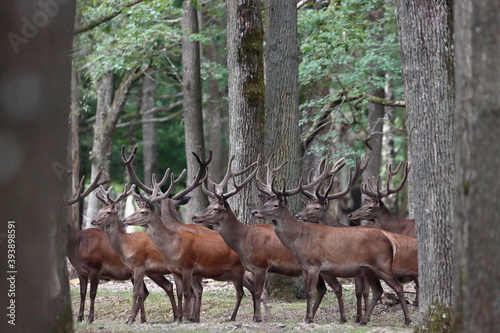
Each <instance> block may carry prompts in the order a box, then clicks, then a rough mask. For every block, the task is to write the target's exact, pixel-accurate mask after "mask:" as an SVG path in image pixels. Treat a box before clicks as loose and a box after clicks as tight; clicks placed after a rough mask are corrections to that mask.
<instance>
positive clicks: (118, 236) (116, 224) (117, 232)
mask: <svg viewBox="0 0 500 333" xmlns="http://www.w3.org/2000/svg"><path fill="white" fill-rule="evenodd" d="M105 230H106V235H107V236H108V239H109V243H110V244H111V246H112V247H113V249H114V250H115V251H116V252H117V253H119V254H123V253H124V247H125V244H126V242H127V240H128V236H129V235H128V234H127V233H126V232H125V230H123V227H122V225H121V223H120V219H119V218H118V216H116V217H115V218H114V219H113V222H112V223H111V224H110V225H108V226H106V227H105Z"/></svg>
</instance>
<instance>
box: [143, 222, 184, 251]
mask: <svg viewBox="0 0 500 333" xmlns="http://www.w3.org/2000/svg"><path fill="white" fill-rule="evenodd" d="M146 232H147V234H148V235H149V237H151V240H152V241H153V243H154V244H155V245H156V247H157V248H164V247H168V245H169V244H172V243H173V239H174V238H175V237H176V235H177V232H176V231H175V230H173V229H171V228H169V227H167V226H166V225H165V224H164V223H163V221H162V219H161V218H160V216H158V215H157V214H155V215H154V217H153V218H152V220H151V221H150V223H149V224H148V227H147V228H146Z"/></svg>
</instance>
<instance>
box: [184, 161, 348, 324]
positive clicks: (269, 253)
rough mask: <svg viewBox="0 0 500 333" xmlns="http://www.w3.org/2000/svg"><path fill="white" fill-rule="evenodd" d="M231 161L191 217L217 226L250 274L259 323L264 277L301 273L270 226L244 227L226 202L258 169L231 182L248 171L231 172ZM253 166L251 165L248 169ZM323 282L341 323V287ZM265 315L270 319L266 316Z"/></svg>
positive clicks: (334, 281)
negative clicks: (336, 305) (203, 205)
mask: <svg viewBox="0 0 500 333" xmlns="http://www.w3.org/2000/svg"><path fill="white" fill-rule="evenodd" d="M233 159H234V156H233V157H232V158H231V159H230V160H229V163H228V167H227V172H226V175H225V176H224V178H223V179H222V181H221V182H220V183H218V184H215V183H214V182H213V181H212V180H209V181H210V183H211V184H212V185H213V188H214V189H213V191H209V190H208V189H207V187H205V186H204V187H203V190H204V192H205V194H206V195H207V196H208V197H209V199H210V202H211V204H210V206H208V207H207V208H206V209H204V210H202V211H201V212H199V213H197V214H195V215H194V216H193V217H192V220H193V221H194V222H196V223H206V224H209V225H216V226H218V231H219V233H220V235H221V236H222V238H223V239H224V241H225V242H226V243H227V244H228V245H229V246H230V247H231V248H232V249H233V250H234V251H235V252H236V253H237V254H238V256H239V257H240V260H241V262H242V264H243V266H244V267H245V269H246V270H247V271H250V272H252V273H253V274H254V276H255V287H256V289H255V299H254V316H253V321H254V322H260V321H262V317H261V311H260V298H261V295H262V293H263V289H264V284H265V280H266V274H267V273H277V274H281V275H284V276H289V277H297V276H300V275H302V271H301V269H300V267H299V265H298V263H297V261H296V260H295V258H294V257H293V255H292V254H291V252H290V251H289V250H288V249H287V248H286V247H285V246H284V245H283V244H282V243H281V241H280V240H279V239H278V236H276V233H275V232H274V228H273V226H271V225H267V224H257V225H245V224H243V223H241V222H240V221H239V220H238V219H237V218H236V216H235V215H234V213H233V211H232V209H231V207H230V206H229V204H228V202H227V200H228V199H229V198H230V197H232V196H234V195H235V194H237V193H238V192H239V191H240V190H241V189H242V188H243V186H245V185H246V184H247V183H248V182H249V181H250V180H251V179H252V178H253V177H254V176H255V173H256V172H257V168H258V166H256V168H255V170H254V171H252V172H251V174H250V175H249V176H248V177H247V178H245V179H244V180H243V181H241V182H240V183H239V184H238V183H237V182H236V181H235V180H234V177H237V176H239V175H241V174H243V173H245V172H246V171H247V170H248V168H246V169H244V170H243V171H240V172H234V171H233V170H232V161H233ZM254 165H255V163H253V164H252V165H251V166H254ZM251 166H250V167H251ZM230 180H233V187H234V189H233V190H230V191H227V190H226V191H225V188H226V187H227V185H228V182H229V181H230ZM326 281H327V282H328V283H329V284H330V285H331V286H332V288H333V289H334V291H335V294H336V295H337V299H338V302H339V308H340V316H341V321H342V322H345V311H344V306H343V300H342V286H341V285H340V283H339V282H338V281H337V279H335V278H331V277H328V276H327V277H326ZM317 292H318V295H321V297H322V296H323V295H324V294H325V292H326V287H325V284H324V281H323V279H322V278H320V281H319V282H318V285H317ZM318 299H319V301H318V302H316V304H315V306H314V312H316V310H317V308H318V306H319V302H320V301H321V299H320V297H318ZM267 316H268V319H270V313H268V314H267Z"/></svg>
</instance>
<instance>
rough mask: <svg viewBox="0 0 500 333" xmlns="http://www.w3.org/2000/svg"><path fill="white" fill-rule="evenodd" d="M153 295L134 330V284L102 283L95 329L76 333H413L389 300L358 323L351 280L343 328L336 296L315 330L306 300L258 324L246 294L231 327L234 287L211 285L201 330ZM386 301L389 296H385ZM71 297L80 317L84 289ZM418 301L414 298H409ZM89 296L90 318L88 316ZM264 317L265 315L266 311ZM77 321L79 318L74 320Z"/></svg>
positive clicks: (277, 308) (278, 305) (279, 306)
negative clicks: (177, 319)
mask: <svg viewBox="0 0 500 333" xmlns="http://www.w3.org/2000/svg"><path fill="white" fill-rule="evenodd" d="M146 283H147V286H148V289H149V291H150V294H149V297H148V299H147V300H146V302H145V308H146V313H147V319H148V321H147V323H144V324H140V323H138V321H139V316H138V318H137V322H136V323H135V324H133V325H130V326H129V325H126V324H125V321H126V320H127V318H128V315H129V313H130V310H131V308H132V305H131V304H132V303H131V299H132V297H131V295H132V293H131V289H132V284H131V283H130V282H103V283H101V284H100V285H99V289H98V292H97V298H96V304H95V318H96V320H95V321H94V323H93V324H87V323H75V328H76V332H79V333H83V332H101V333H105V332H117V333H124V332H165V331H176V332H228V331H238V332H290V331H297V330H305V331H314V332H378V333H381V332H411V330H412V325H410V326H409V327H405V326H404V325H403V312H402V309H401V305H400V304H397V303H396V302H395V301H393V300H392V297H390V296H391V295H390V294H389V297H387V296H384V298H383V300H382V302H381V303H379V304H378V305H377V306H376V308H375V310H374V312H373V314H372V316H371V320H370V322H369V323H368V325H366V326H359V325H357V324H355V323H354V316H355V311H356V309H355V296H354V286H353V285H351V284H349V281H347V280H346V283H344V284H343V285H344V303H345V307H346V316H347V318H348V322H347V323H345V324H340V323H339V313H338V304H337V300H336V298H335V295H334V294H333V293H332V292H331V291H329V292H328V293H327V295H325V298H324V299H323V302H322V303H321V305H320V308H319V309H318V312H317V314H316V318H315V323H314V324H309V325H306V324H303V319H304V317H305V310H306V303H305V300H296V301H293V302H288V301H280V300H278V299H276V298H275V297H272V295H271V297H270V306H271V315H272V318H271V319H270V320H268V319H267V318H263V319H264V320H263V322H262V323H253V322H252V316H253V310H252V300H251V298H250V296H249V295H248V291H246V293H247V295H248V296H247V297H245V298H243V301H242V303H241V307H240V310H239V312H238V316H237V318H236V321H235V322H229V321H228V319H229V317H230V316H231V312H232V310H233V307H234V302H235V292H234V288H233V287H232V285H231V284H228V283H225V282H216V281H210V280H208V281H206V282H205V283H204V292H203V300H202V313H201V322H200V323H197V324H192V323H183V324H176V323H175V324H174V323H172V319H173V315H172V311H171V307H170V303H169V301H168V298H167V297H166V296H165V294H164V292H163V291H162V290H161V289H159V288H158V287H157V286H156V285H155V284H154V283H153V282H151V281H146ZM405 290H410V291H412V290H413V288H412V287H411V286H405ZM384 295H385V294H384ZM71 296H72V303H73V312H74V314H76V313H77V312H78V306H79V286H78V285H77V284H72V285H71ZM406 296H407V298H408V299H409V300H410V301H413V298H414V294H413V293H412V292H410V293H407V294H406ZM88 304H89V301H88V296H87V302H86V307H85V310H86V312H85V314H87V313H88V306H89V305H88ZM408 307H409V309H410V313H411V315H412V318H414V317H415V314H416V308H415V307H414V306H412V305H409V306H408ZM263 313H264V311H263ZM75 317H76V315H75Z"/></svg>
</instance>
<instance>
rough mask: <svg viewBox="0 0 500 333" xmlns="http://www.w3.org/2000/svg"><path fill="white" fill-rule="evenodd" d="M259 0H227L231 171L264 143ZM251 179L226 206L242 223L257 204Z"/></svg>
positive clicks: (247, 162)
mask: <svg viewBox="0 0 500 333" xmlns="http://www.w3.org/2000/svg"><path fill="white" fill-rule="evenodd" d="M261 12H262V7H261V2H260V1H259V0H238V1H229V2H227V17H228V22H227V23H228V25H227V31H228V32H227V36H228V37H227V50H228V73H229V78H228V80H229V81H228V89H229V93H228V95H229V142H230V147H229V155H230V156H232V155H235V159H234V164H233V165H234V167H233V170H242V169H243V168H246V167H247V166H248V165H250V164H251V163H253V162H254V161H255V160H257V156H258V154H259V153H261V152H262V150H263V147H264V145H263V142H264V117H265V111H264V101H265V84H264V60H263V54H264V46H263V42H264V31H263V27H262V17H261ZM257 193H258V191H257V188H256V186H255V183H254V182H250V183H249V184H248V185H247V186H245V187H244V188H243V189H242V190H241V191H240V193H238V195H237V196H234V197H233V198H231V201H230V205H231V207H232V208H233V211H234V213H235V215H236V216H237V217H238V219H239V220H240V221H241V222H243V223H245V224H256V223H260V222H259V221H257V220H255V219H253V218H252V217H251V210H252V208H253V207H255V206H256V205H257V203H258V197H257Z"/></svg>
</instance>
